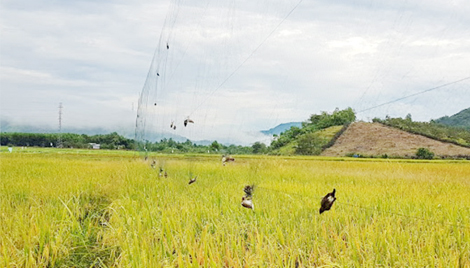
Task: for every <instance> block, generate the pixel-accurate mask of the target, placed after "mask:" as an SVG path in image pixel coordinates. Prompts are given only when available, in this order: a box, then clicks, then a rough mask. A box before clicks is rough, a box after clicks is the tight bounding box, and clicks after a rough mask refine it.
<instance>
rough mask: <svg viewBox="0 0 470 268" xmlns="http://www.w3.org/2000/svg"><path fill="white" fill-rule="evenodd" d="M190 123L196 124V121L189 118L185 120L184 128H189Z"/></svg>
mask: <svg viewBox="0 0 470 268" xmlns="http://www.w3.org/2000/svg"><path fill="white" fill-rule="evenodd" d="M188 123H193V124H194V121H193V120H192V119H190V118H189V117H188V118H186V119H185V120H184V126H187V125H188Z"/></svg>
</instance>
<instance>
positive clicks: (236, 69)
mask: <svg viewBox="0 0 470 268" xmlns="http://www.w3.org/2000/svg"><path fill="white" fill-rule="evenodd" d="M302 1H303V0H300V1H299V2H297V4H296V5H295V6H294V7H293V8H292V9H291V10H290V11H289V13H287V15H286V16H285V17H284V18H283V19H282V20H281V21H280V22H279V23H278V24H277V25H276V27H274V29H273V30H272V31H271V32H270V33H269V34H268V35H267V36H266V37H265V38H264V40H263V41H262V42H261V43H260V44H259V45H258V46H257V47H256V48H255V49H254V50H253V51H252V52H251V53H250V55H248V57H247V58H246V59H245V60H244V61H243V62H242V63H240V65H238V67H237V68H235V70H233V71H232V72H231V73H230V74H229V75H228V76H227V78H225V80H224V81H222V83H220V84H219V85H218V86H217V87H216V88H215V89H214V90H212V91H211V92H210V93H209V94H208V95H207V98H205V99H203V100H202V102H201V103H200V104H199V105H198V106H197V107H196V108H195V109H194V110H193V111H192V112H191V114H190V115H192V114H193V113H194V112H195V111H197V110H198V109H199V108H201V106H202V105H203V104H204V103H205V102H206V101H207V100H208V99H209V97H210V96H212V95H213V94H214V93H215V92H216V91H217V90H219V89H220V88H221V87H222V86H223V85H224V84H225V83H226V82H227V81H228V80H229V79H230V78H231V77H232V76H233V75H234V74H235V73H236V72H237V71H238V70H240V68H241V67H242V66H243V65H244V64H245V63H246V62H247V61H248V60H249V59H250V58H251V57H252V56H253V55H254V54H255V53H256V51H258V49H259V48H260V47H261V46H262V45H263V44H264V43H266V41H267V40H268V39H269V37H271V35H273V34H274V32H275V31H276V30H277V29H278V28H279V27H280V26H281V24H282V23H283V22H284V21H285V20H286V19H287V18H288V17H289V16H290V15H291V14H292V12H294V10H296V9H297V7H298V6H299V5H300V4H301V3H302Z"/></svg>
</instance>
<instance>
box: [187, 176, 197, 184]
mask: <svg viewBox="0 0 470 268" xmlns="http://www.w3.org/2000/svg"><path fill="white" fill-rule="evenodd" d="M196 179H197V176H196V177H194V179H190V180H189V183H188V184H191V183H195V182H196Z"/></svg>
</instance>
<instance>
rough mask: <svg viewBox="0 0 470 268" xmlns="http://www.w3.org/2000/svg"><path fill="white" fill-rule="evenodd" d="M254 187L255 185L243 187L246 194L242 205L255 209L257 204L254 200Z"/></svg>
mask: <svg viewBox="0 0 470 268" xmlns="http://www.w3.org/2000/svg"><path fill="white" fill-rule="evenodd" d="M254 188H255V186H254V185H246V186H245V188H243V191H244V192H245V196H243V197H242V206H243V207H245V208H251V209H253V210H254V209H255V205H254V204H253V200H252V198H253V191H254Z"/></svg>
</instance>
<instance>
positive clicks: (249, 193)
mask: <svg viewBox="0 0 470 268" xmlns="http://www.w3.org/2000/svg"><path fill="white" fill-rule="evenodd" d="M254 188H255V186H254V185H247V186H245V188H243V191H244V192H245V194H246V197H249V198H251V196H252V195H253V190H254Z"/></svg>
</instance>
